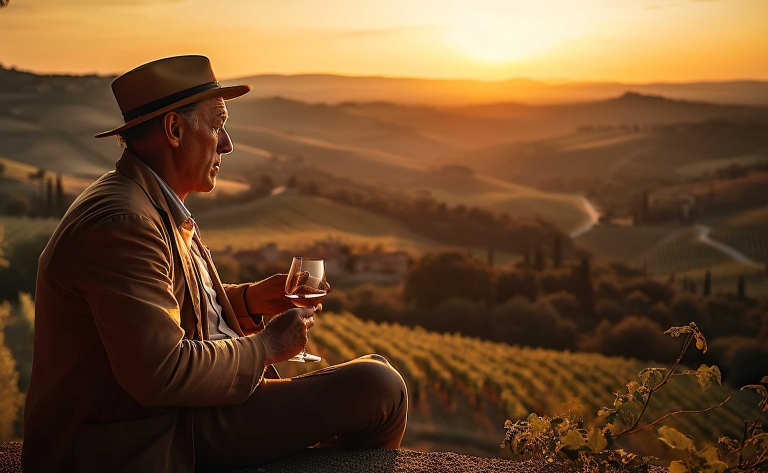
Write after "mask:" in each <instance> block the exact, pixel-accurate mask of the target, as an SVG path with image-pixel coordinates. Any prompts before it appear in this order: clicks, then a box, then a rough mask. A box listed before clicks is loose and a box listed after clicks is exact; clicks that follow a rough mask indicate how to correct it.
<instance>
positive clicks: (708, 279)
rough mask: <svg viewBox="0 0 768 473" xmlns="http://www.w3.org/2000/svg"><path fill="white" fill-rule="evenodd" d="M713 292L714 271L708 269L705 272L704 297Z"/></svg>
mask: <svg viewBox="0 0 768 473" xmlns="http://www.w3.org/2000/svg"><path fill="white" fill-rule="evenodd" d="M711 293H712V273H710V272H709V270H707V272H706V273H704V291H703V294H704V297H707V296H709V295H710V294H711Z"/></svg>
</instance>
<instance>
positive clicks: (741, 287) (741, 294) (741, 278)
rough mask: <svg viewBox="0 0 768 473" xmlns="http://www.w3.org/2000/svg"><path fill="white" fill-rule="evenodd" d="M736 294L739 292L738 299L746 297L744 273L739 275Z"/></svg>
mask: <svg viewBox="0 0 768 473" xmlns="http://www.w3.org/2000/svg"><path fill="white" fill-rule="evenodd" d="M738 294H739V299H742V300H744V299H746V297H747V291H746V281H745V280H744V275H743V274H742V275H741V276H739V288H738Z"/></svg>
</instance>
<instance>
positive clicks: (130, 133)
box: [117, 99, 215, 149]
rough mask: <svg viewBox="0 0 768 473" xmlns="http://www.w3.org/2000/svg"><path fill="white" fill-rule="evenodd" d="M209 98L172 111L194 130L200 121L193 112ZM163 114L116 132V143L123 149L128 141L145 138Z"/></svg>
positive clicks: (161, 118) (158, 123) (157, 124)
mask: <svg viewBox="0 0 768 473" xmlns="http://www.w3.org/2000/svg"><path fill="white" fill-rule="evenodd" d="M209 100H215V99H206V100H199V101H197V102H192V103H190V104H187V105H184V106H181V107H179V108H177V109H175V110H172V111H173V112H176V113H178V114H179V116H180V117H181V118H183V119H184V121H185V122H187V125H189V126H190V127H192V128H193V129H195V130H196V129H197V128H198V127H199V126H200V123H199V121H198V119H197V114H196V113H195V112H196V111H197V109H198V108H200V107H201V106H202V105H203V104H204V103H207V102H208V101H209ZM167 113H170V112H167ZM164 116H165V114H162V115H160V116H157V117H154V118H151V119H149V120H147V121H145V122H144V123H140V124H138V125H136V126H134V127H132V128H129V129H127V130H125V131H123V132H122V133H119V134H117V145H118V146H119V147H121V148H123V149H127V148H128V145H129V144H130V143H135V142H137V141H140V140H142V139H144V138H146V137H147V135H149V133H150V131H152V129H153V128H155V127H156V126H159V125H160V123H161V122H162V120H163V117H164Z"/></svg>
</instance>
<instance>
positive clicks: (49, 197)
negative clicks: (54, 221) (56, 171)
mask: <svg viewBox="0 0 768 473" xmlns="http://www.w3.org/2000/svg"><path fill="white" fill-rule="evenodd" d="M54 208H55V207H54V203H53V181H52V180H50V179H46V180H45V211H46V214H47V216H48V217H50V216H51V215H53V213H54Z"/></svg>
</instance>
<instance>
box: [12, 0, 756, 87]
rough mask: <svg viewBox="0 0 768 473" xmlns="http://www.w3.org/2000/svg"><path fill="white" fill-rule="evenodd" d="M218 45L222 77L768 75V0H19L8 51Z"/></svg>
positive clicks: (160, 52)
mask: <svg viewBox="0 0 768 473" xmlns="http://www.w3.org/2000/svg"><path fill="white" fill-rule="evenodd" d="M190 53H195V54H205V55H207V56H209V57H210V58H211V59H212V61H213V64H214V67H215V70H216V72H217V74H218V76H219V77H220V78H222V79H227V78H234V77H241V76H247V75H254V74H262V73H279V74H295V73H309V72H311V73H334V74H345V75H384V76H391V77H429V78H432V77H439V78H472V79H481V80H500V79H508V78H521V77H527V78H532V79H544V80H590V81H592V80H594V81H604V80H605V81H623V82H650V81H675V82H677V81H696V80H730V79H768V0H538V1H532V0H528V1H522V0H486V1H482V0H474V1H469V0H465V1H452V0H386V1H385V0H322V1H320V0H218V1H202V0H157V1H150V0H146V1H143V0H69V1H66V2H62V1H61V0H11V1H10V5H9V6H8V7H7V8H4V9H2V10H0V62H1V63H2V64H4V65H5V66H6V67H7V66H11V65H14V66H16V67H18V68H20V69H24V70H32V71H36V72H68V73H86V72H97V73H103V74H104V73H121V72H124V71H126V70H128V69H130V68H132V67H134V66H136V65H138V64H141V63H144V62H147V61H150V60H153V59H156V58H159V57H163V56H170V55H176V54H190Z"/></svg>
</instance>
